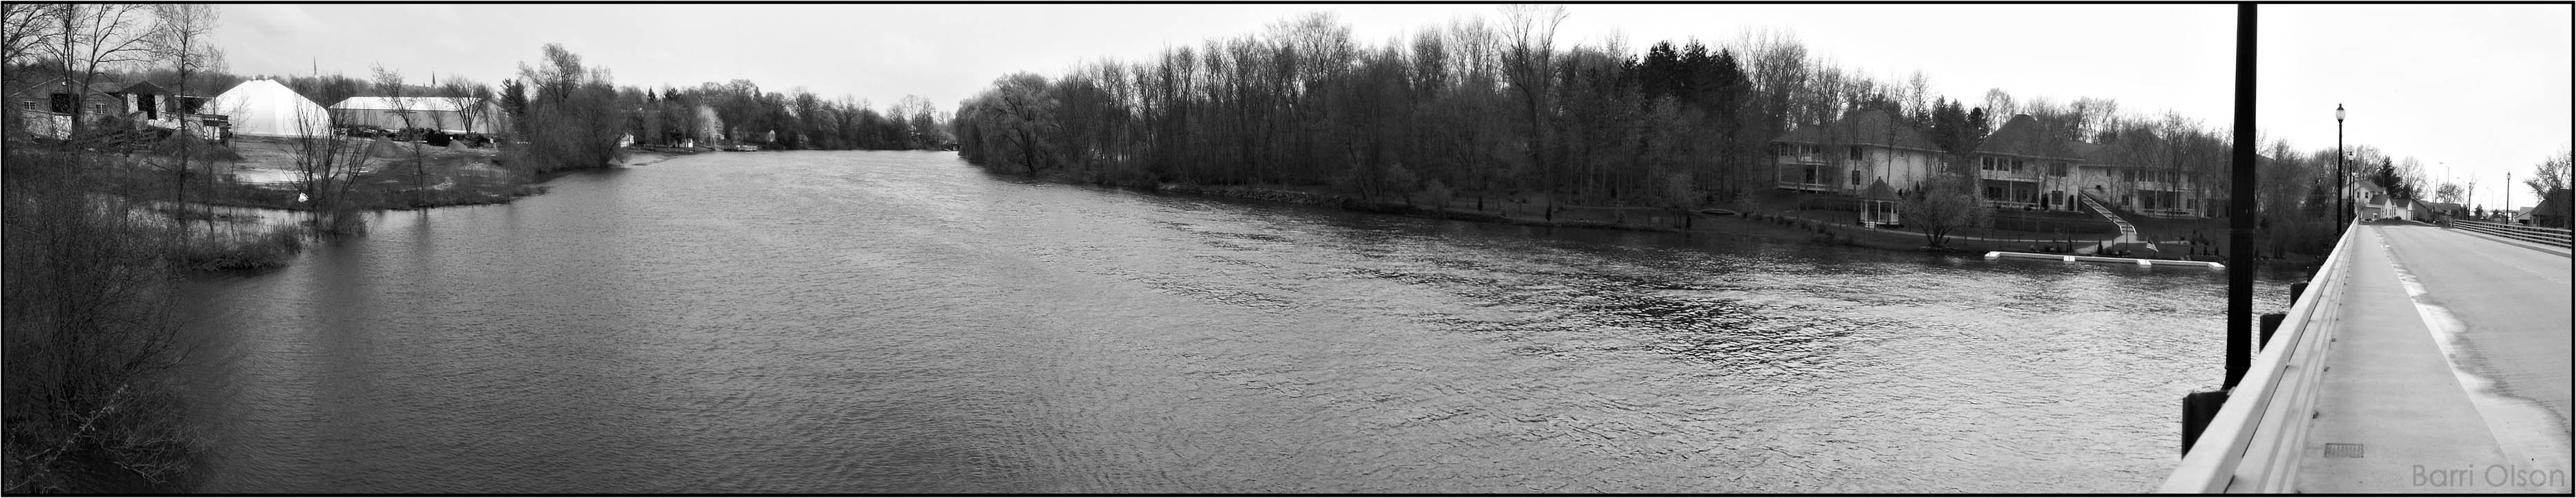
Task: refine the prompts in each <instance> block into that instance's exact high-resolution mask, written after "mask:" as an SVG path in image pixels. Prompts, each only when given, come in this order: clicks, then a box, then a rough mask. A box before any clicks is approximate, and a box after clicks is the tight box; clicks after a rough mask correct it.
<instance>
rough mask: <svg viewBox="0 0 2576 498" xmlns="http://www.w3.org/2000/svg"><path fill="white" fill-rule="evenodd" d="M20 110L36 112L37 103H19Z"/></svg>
mask: <svg viewBox="0 0 2576 498" xmlns="http://www.w3.org/2000/svg"><path fill="white" fill-rule="evenodd" d="M18 108H19V109H21V110H28V111H33V110H36V101H33V100H21V101H18Z"/></svg>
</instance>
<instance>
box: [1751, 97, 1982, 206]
mask: <svg viewBox="0 0 2576 498" xmlns="http://www.w3.org/2000/svg"><path fill="white" fill-rule="evenodd" d="M1772 146H1773V149H1772V150H1773V163H1772V164H1773V166H1774V168H1773V169H1774V172H1775V177H1776V179H1777V185H1778V187H1779V188H1781V189H1787V190H1798V191H1807V192H1824V193H1838V194H1846V195H1860V194H1862V193H1864V192H1865V191H1866V190H1868V189H1869V187H1870V185H1871V183H1872V182H1885V183H1886V184H1887V185H1888V186H1891V187H1894V188H1897V189H1902V190H1906V191H1911V190H1914V189H1917V188H1921V186H1922V185H1923V182H1924V181H1926V180H1930V179H1931V178H1932V175H1936V174H1940V173H1941V171H1942V170H1944V169H1947V167H1948V164H1949V161H1948V159H1947V158H1946V154H1944V153H1943V152H1942V151H1941V148H1940V147H1939V146H1936V145H1933V143H1932V139H1931V138H1930V137H1929V136H1927V135H1925V134H1924V133H1923V130H1922V129H1920V128H1917V127H1915V126H1914V124H1913V123H1909V122H1907V121H1905V120H1904V119H1902V118H1899V117H1897V116H1896V115H1894V114H1891V113H1889V112H1887V111H1885V110H1881V109H1855V110H1852V111H1851V112H1847V113H1844V115H1843V118H1842V119H1840V120H1836V121H1835V122H1832V123H1827V124H1824V125H1818V126H1803V127H1799V128H1798V129H1795V130H1790V131H1789V133H1787V134H1784V135H1781V136H1780V138H1778V139H1775V140H1773V141H1772Z"/></svg>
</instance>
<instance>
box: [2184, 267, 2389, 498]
mask: <svg viewBox="0 0 2576 498" xmlns="http://www.w3.org/2000/svg"><path fill="white" fill-rule="evenodd" d="M2359 228H2360V224H2359V223H2355V224H2353V225H2351V226H2347V227H2345V230H2344V236H2343V238H2342V239H2341V240H2339V241H2336V243H2335V249H2334V252H2333V253H2332V254H2329V255H2328V256H2326V260H2325V264H2324V265H2322V266H2319V267H2318V268H2317V274H2316V276H2314V277H2310V278H2309V279H2308V288H2307V291H2306V292H2304V293H2302V294H2301V295H2300V296H2299V298H2298V301H2297V302H2295V303H2293V304H2291V305H2290V311H2289V312H2288V313H2285V314H2284V315H2285V316H2283V317H2282V321H2281V325H2280V328H2278V329H2275V330H2276V332H2275V333H2274V334H2273V336H2272V338H2271V340H2270V341H2269V343H2266V344H2263V349H2262V353H2261V354H2259V355H2256V356H2255V358H2254V365H2253V368H2252V369H2250V370H2248V371H2247V372H2246V373H2245V377H2244V379H2242V380H2241V381H2240V382H2238V383H2237V385H2236V388H2235V389H2233V390H2232V391H2230V392H2229V394H2228V396H2227V401H2226V403H2225V404H2223V405H2220V407H2219V409H2218V415H2217V416H2216V417H2213V418H2211V419H2210V421H2209V425H2208V427H2206V428H2204V429H2202V431H2201V433H2200V438H2199V439H2197V440H2195V441H2193V442H2192V446H2191V452H2190V453H2187V454H2184V455H2183V457H2182V464H2181V465H2179V466H2177V467H2175V468H2174V473H2173V475H2172V476H2169V477H2167V478H2165V482H2164V485H2163V486H2162V487H2159V488H2157V490H2156V491H2157V492H2159V493H2199V494H2207V493H2290V492H2293V491H2294V490H2293V489H2292V488H2291V486H2292V484H2293V482H2292V478H2293V477H2296V475H2297V474H2298V470H2299V457H2300V450H2301V448H2303V447H2305V446H2306V443H2307V441H2306V439H2307V432H2308V430H2307V425H2308V417H2307V415H2308V412H2309V411H2310V410H2311V409H2312V408H2311V407H2312V406H2313V405H2314V403H2315V401H2316V393H2317V388H2318V386H2319V385H2321V384H2322V383H2320V382H2317V380H2318V377H2319V374H2320V373H2321V370H2322V367H2323V366H2324V365H2325V359H2326V344H2327V343H2328V342H2330V340H2331V339H2333V337H2334V332H2333V331H2334V329H2335V327H2336V323H2335V321H2336V318H2335V315H2336V314H2337V312H2339V311H2340V309H2341V307H2342V305H2341V302H2342V298H2343V283H2344V279H2345V277H2346V274H2347V270H2346V269H2345V268H2346V266H2347V265H2348V262H2349V260H2350V259H2351V258H2352V256H2351V253H2352V251H2353V248H2352V246H2353V238H2354V237H2355V233H2357V232H2358V231H2359ZM2246 270H2251V269H2250V268H2249V269H2246Z"/></svg>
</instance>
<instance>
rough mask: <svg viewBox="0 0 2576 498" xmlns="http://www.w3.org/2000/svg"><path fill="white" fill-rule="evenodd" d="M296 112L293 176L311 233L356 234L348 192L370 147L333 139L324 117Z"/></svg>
mask: <svg viewBox="0 0 2576 498" xmlns="http://www.w3.org/2000/svg"><path fill="white" fill-rule="evenodd" d="M307 109H309V108H307ZM296 112H297V113H298V115H297V116H296V118H297V119H296V120H295V122H296V123H297V128H298V129H297V130H296V132H297V136H296V137H295V138H294V139H292V140H293V143H294V146H295V150H296V157H295V168H296V173H297V175H298V179H299V180H300V182H299V183H300V184H301V186H302V188H303V191H302V192H301V193H299V194H298V196H299V197H300V199H298V200H299V201H302V202H303V203H304V206H303V207H304V208H306V209H307V210H308V212H310V213H311V215H312V226H313V231H314V232H315V233H322V234H354V233H357V232H358V231H359V230H361V229H363V225H360V224H359V222H360V219H359V218H357V217H356V216H353V215H354V214H355V213H356V204H355V203H352V202H350V200H349V192H350V189H351V187H353V186H355V185H356V184H357V183H358V182H357V177H358V175H359V174H361V173H364V172H365V171H366V169H367V163H368V162H370V161H369V159H370V158H371V157H372V156H371V155H370V154H368V152H369V151H368V150H367V149H369V148H370V147H368V146H366V145H364V144H362V143H361V142H360V141H356V140H350V139H346V138H343V137H337V136H333V135H332V132H331V125H330V124H329V123H330V122H331V120H330V119H328V118H327V117H324V116H307V115H303V114H302V113H305V112H311V111H309V110H302V109H299V110H298V111H296Z"/></svg>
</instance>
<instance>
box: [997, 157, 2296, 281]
mask: <svg viewBox="0 0 2576 498" xmlns="http://www.w3.org/2000/svg"><path fill="white" fill-rule="evenodd" d="M988 171H992V170H990V169H988ZM993 172H994V173H997V174H1017V175H1022V176H1035V177H1037V178H1042V179H1046V180H1049V181H1057V182H1064V183H1081V184H1095V185H1109V183H1105V182H1101V181H1096V179H1090V178H1084V177H1080V176H1077V175H1074V174H1071V173H1068V172H1063V171H1053V170H1050V171H1041V172H1038V173H1037V174H1035V175H1028V174H1026V173H1019V172H1008V171H993ZM1130 188H1141V189H1145V190H1151V191H1155V192H1161V193H1177V194H1189V195H1204V196H1213V197H1229V198H1236V199H1251V200H1260V201H1269V202H1282V203H1290V204H1305V205H1314V206H1326V207H1334V208H1340V209H1346V210H1351V211H1360V212H1368V213H1378V214H1392V215H1399V216H1412V217H1422V218H1436V219H1449V220H1460V221H1475V222H1485V223H1506V224H1513V225H1524V226H1542V227H1556V228H1589V229H1599V230H1627V231H1643V232H1667V233H1691V234H1709V235H1721V236H1725V235H1732V236H1741V237H1755V238H1761V239H1766V240H1774V241H1784V242H1806V243H1813V244H1824V245H1836V246H1846V247H1861V248H1869V249H1879V250H1888V251H1904V252H1923V253H1940V254H1979V255H1982V254H1985V253H1986V252H1989V251H2014V252H2036V253H2074V252H2076V251H2077V250H2078V249H2086V248H2089V249H2095V250H2111V251H2116V252H2121V253H2124V254H2125V256H2126V257H2133V258H2142V259H2164V260H2176V261H2223V259H2224V258H2221V257H2219V256H2214V255H2208V254H2196V253H2185V252H2184V251H2181V250H2172V251H2157V252H2146V253H2135V252H2136V251H2147V250H2148V249H2147V248H2146V247H2145V246H2143V245H2137V244H2130V245H2121V244H2115V243H2114V242H2115V241H2116V240H2117V238H2116V236H2103V235H2088V234H2065V233H2039V232H2017V231H2010V230H2000V229H1993V228H1986V227H1965V228H1960V229H1956V230H1953V231H1952V232H1951V233H1950V234H1949V235H1948V236H1947V237H1946V239H1947V240H1946V243H1945V244H1943V245H1941V246H1939V247H1934V246H1932V245H1931V241H1930V240H1929V237H1927V236H1926V235H1924V234H1923V233H1921V232H1912V231H1905V230H1897V229H1888V228H1874V227H1864V226H1860V225H1859V224H1858V223H1856V221H1857V219H1858V215H1857V214H1854V213H1849V212H1840V211H1818V210H1799V209H1778V208H1753V209H1749V210H1740V211H1739V210H1679V209H1666V208H1645V207H1616V206H1555V207H1554V208H1553V210H1552V211H1551V208H1550V207H1548V205H1547V203H1546V201H1545V198H1544V197H1541V196H1531V195H1524V196H1486V197H1482V198H1479V197H1477V196H1467V195H1454V196H1450V198H1449V199H1448V200H1447V202H1446V203H1444V204H1440V205H1427V204H1424V203H1411V202H1403V201H1397V202H1387V201H1369V200H1364V199H1356V198H1351V197H1349V196H1344V195H1340V194H1336V193H1333V192H1331V191H1330V190H1329V189H1328V188H1326V187H1322V186H1294V185H1198V184H1188V183H1176V182H1164V183H1158V184H1153V185H1148V186H1130ZM1424 197H1426V198H1427V197H1429V196H1424ZM1425 200H1428V199H1425ZM1707 211H1718V212H1724V213H1732V214H1707ZM2176 249H2178V248H2176ZM2256 259H2257V260H2263V261H2282V262H2286V263H2290V264H2310V263H2313V261H2314V260H2315V259H2317V258H2314V257H2307V256H2301V255H2293V257H2289V258H2280V259H2275V258H2264V257H2257V258H2256Z"/></svg>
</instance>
